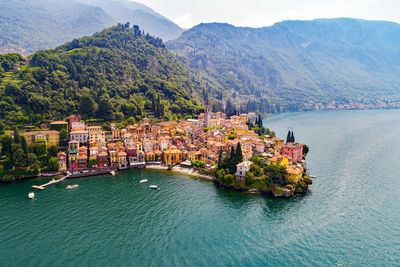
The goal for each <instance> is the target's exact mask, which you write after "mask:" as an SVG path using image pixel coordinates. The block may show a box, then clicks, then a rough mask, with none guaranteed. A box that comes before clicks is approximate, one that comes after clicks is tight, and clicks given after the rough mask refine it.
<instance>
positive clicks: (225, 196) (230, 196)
mask: <svg viewBox="0 0 400 267" xmlns="http://www.w3.org/2000/svg"><path fill="white" fill-rule="evenodd" d="M215 192H216V194H217V195H218V197H219V199H220V200H221V201H223V202H224V204H225V205H227V206H230V207H231V208H234V209H236V210H243V209H248V208H249V207H251V206H252V205H253V204H261V207H262V208H263V210H264V211H265V212H266V213H268V214H269V215H270V216H275V215H277V214H282V213H286V212H290V211H291V210H292V209H295V210H298V209H299V207H300V206H302V205H304V204H305V203H306V202H307V199H308V198H310V197H311V194H312V193H311V191H309V192H307V194H306V195H304V196H296V197H293V198H289V199H287V198H276V197H274V196H272V195H252V194H246V193H242V192H236V191H230V190H229V189H223V188H219V187H217V186H215ZM258 207H259V206H258Z"/></svg>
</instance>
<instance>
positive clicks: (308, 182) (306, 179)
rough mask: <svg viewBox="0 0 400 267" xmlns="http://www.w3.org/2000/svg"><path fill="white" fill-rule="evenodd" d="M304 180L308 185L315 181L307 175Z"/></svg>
mask: <svg viewBox="0 0 400 267" xmlns="http://www.w3.org/2000/svg"><path fill="white" fill-rule="evenodd" d="M303 182H305V183H306V184H307V185H310V184H312V183H313V181H312V180H311V179H310V178H308V177H307V176H305V177H304V178H303Z"/></svg>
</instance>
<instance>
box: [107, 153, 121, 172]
mask: <svg viewBox="0 0 400 267" xmlns="http://www.w3.org/2000/svg"><path fill="white" fill-rule="evenodd" d="M108 154H109V156H110V166H111V167H112V168H118V166H119V159H118V152H117V150H115V149H112V150H109V151H108Z"/></svg>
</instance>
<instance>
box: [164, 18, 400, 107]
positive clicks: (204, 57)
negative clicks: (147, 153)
mask: <svg viewBox="0 0 400 267" xmlns="http://www.w3.org/2000/svg"><path fill="white" fill-rule="evenodd" d="M167 47H168V48H169V49H171V50H173V51H176V52H178V53H180V54H182V55H185V56H186V57H187V58H188V59H189V61H190V65H191V66H192V67H194V68H197V69H198V70H200V71H201V72H202V73H205V74H207V75H209V76H211V77H213V78H215V79H216V80H218V82H220V84H221V85H222V87H223V88H224V89H226V90H231V89H233V90H235V91H238V92H239V93H240V94H244V95H251V94H254V95H256V96H258V97H260V96H264V97H265V99H281V100H283V102H286V103H299V105H304V103H319V102H325V103H326V102H329V101H331V100H336V101H338V102H343V103H346V102H351V101H359V102H363V101H364V102H368V101H369V102H374V101H378V100H382V101H394V100H398V99H400V25H399V24H397V23H392V22H384V21H366V20H358V19H345V18H343V19H318V20H312V21H284V22H281V23H277V24H275V25H273V26H271V27H264V28H246V27H234V26H232V25H229V24H220V23H211V24H200V25H198V26H196V27H194V28H192V29H190V30H188V31H186V32H184V33H183V34H182V35H181V36H180V37H179V38H178V39H176V40H173V41H170V42H168V43H167Z"/></svg>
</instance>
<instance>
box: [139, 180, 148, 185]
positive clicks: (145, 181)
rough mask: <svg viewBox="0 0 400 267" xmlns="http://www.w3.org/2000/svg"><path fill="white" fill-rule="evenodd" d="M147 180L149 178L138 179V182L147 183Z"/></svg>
mask: <svg viewBox="0 0 400 267" xmlns="http://www.w3.org/2000/svg"><path fill="white" fill-rule="evenodd" d="M148 181H149V180H147V179H142V180H140V182H139V183H141V184H143V183H147V182H148Z"/></svg>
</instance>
